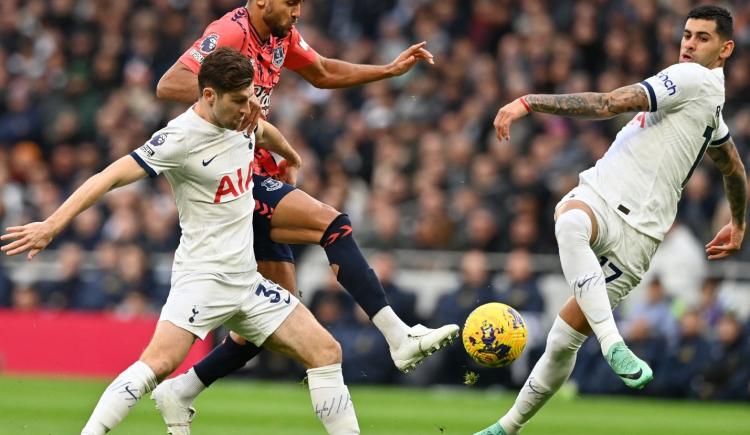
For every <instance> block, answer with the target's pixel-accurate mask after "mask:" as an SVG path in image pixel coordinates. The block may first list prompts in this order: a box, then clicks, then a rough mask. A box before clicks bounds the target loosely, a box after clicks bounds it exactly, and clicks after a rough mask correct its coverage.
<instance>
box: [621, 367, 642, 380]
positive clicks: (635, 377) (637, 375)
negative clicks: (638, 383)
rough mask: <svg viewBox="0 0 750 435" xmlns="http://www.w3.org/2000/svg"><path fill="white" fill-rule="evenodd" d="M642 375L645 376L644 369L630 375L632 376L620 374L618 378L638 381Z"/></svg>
mask: <svg viewBox="0 0 750 435" xmlns="http://www.w3.org/2000/svg"><path fill="white" fill-rule="evenodd" d="M642 374H643V369H638V371H637V372H635V373H630V374H620V373H618V374H617V376H619V377H621V378H625V379H632V380H636V379H638V378H640V377H641V375H642Z"/></svg>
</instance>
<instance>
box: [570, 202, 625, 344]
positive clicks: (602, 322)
mask: <svg viewBox="0 0 750 435" xmlns="http://www.w3.org/2000/svg"><path fill="white" fill-rule="evenodd" d="M555 235H556V236H557V244H558V247H559V251H560V264H561V265H562V270H563V273H564V274H565V280H566V281H568V285H570V286H571V287H572V288H573V294H574V295H575V298H576V301H577V302H578V306H579V307H581V311H583V314H584V315H585V316H586V320H588V322H589V325H590V326H591V329H592V330H593V331H594V335H596V338H597V339H598V340H599V345H600V346H601V349H602V354H603V355H606V354H607V351H608V350H609V348H610V347H611V346H612V345H613V344H615V343H617V342H618V341H623V339H622V336H621V335H620V332H619V331H618V330H617V325H616V324H615V318H614V316H613V315H612V307H611V306H610V304H609V296H607V284H606V282H605V277H604V272H603V271H602V268H601V266H600V265H599V261H598V260H597V258H596V254H594V251H593V250H591V246H590V245H589V241H590V240H591V220H590V219H589V216H588V215H587V214H586V212H584V211H583V210H579V209H573V210H568V211H566V212H564V213H562V214H561V215H560V216H559V217H558V218H557V222H556V223H555Z"/></svg>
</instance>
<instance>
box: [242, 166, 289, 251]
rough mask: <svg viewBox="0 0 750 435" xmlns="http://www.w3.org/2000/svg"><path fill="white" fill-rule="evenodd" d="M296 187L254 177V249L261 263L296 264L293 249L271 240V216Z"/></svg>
mask: <svg viewBox="0 0 750 435" xmlns="http://www.w3.org/2000/svg"><path fill="white" fill-rule="evenodd" d="M294 189H296V187H294V186H292V185H290V184H286V183H284V182H283V181H279V180H277V179H275V178H272V177H266V176H263V175H253V197H254V198H255V212H254V214H253V233H254V234H253V236H254V237H255V241H254V245H253V248H254V250H255V259H256V260H259V261H287V262H289V263H294V256H293V255H292V248H291V247H290V246H289V245H287V244H284V243H276V242H274V241H273V240H271V216H273V211H274V210H275V209H276V206H277V205H278V204H279V202H280V201H281V198H283V197H285V196H286V195H287V194H288V193H289V192H291V191H293V190H294Z"/></svg>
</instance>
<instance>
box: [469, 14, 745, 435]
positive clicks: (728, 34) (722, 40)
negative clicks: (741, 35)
mask: <svg viewBox="0 0 750 435" xmlns="http://www.w3.org/2000/svg"><path fill="white" fill-rule="evenodd" d="M732 26H733V25H732V16H731V14H730V13H729V12H728V11H727V10H725V9H723V8H720V7H716V6H699V7H697V8H695V9H693V10H692V11H691V12H690V13H689V14H688V17H687V22H686V24H685V28H684V32H683V36H682V42H681V46H680V63H678V64H675V65H672V66H670V67H668V68H666V69H665V70H663V71H661V72H660V73H658V74H657V75H655V76H653V77H651V78H649V79H646V80H644V81H642V82H640V83H637V84H633V85H630V86H625V87H623V88H619V89H616V90H614V91H612V92H609V93H580V94H568V95H527V96H525V97H521V98H519V99H517V100H515V101H513V102H511V103H509V104H507V105H505V106H504V107H502V108H501V109H500V110H499V111H498V114H497V117H496V118H495V123H494V125H495V128H496V130H497V135H498V138H499V139H500V140H503V139H510V136H509V130H510V125H511V123H512V122H513V121H515V120H517V119H519V118H521V117H523V116H525V115H527V114H528V113H531V112H541V113H550V114H556V115H563V116H570V117H579V118H591V119H606V118H610V117H613V116H615V115H617V114H620V113H625V112H639V113H638V114H637V115H636V116H635V118H634V119H633V120H632V121H631V122H630V123H629V124H628V125H626V126H625V127H623V129H622V130H621V131H620V132H619V134H618V135H617V137H616V138H615V141H614V142H613V143H612V146H611V147H610V148H609V150H608V151H607V153H606V154H605V155H604V156H603V157H602V158H601V159H600V160H599V161H598V162H596V165H595V166H594V167H593V168H590V169H588V170H586V171H584V172H582V173H581V174H580V184H579V185H578V186H577V187H576V188H575V189H573V190H572V191H571V192H570V193H569V194H568V195H566V196H565V197H564V198H563V199H562V200H561V201H560V203H559V204H558V205H557V207H556V211H555V218H556V223H555V234H556V236H557V242H558V246H559V254H560V263H561V265H562V269H563V273H564V275H565V279H566V281H567V282H568V284H569V285H570V286H571V288H572V289H573V296H571V297H570V298H569V299H568V301H567V302H566V303H565V305H564V306H563V307H562V309H561V311H560V313H559V316H558V317H557V319H556V320H555V322H554V324H553V325H552V329H551V330H550V332H549V335H548V337H547V346H546V349H545V353H544V355H543V356H542V357H541V358H540V359H539V362H537V364H536V365H535V366H534V369H533V370H532V372H531V374H530V375H529V378H528V379H527V381H526V383H525V384H524V386H523V387H522V388H521V391H520V392H519V394H518V398H517V399H516V402H515V404H514V405H513V407H512V408H511V409H510V410H509V411H508V412H507V413H506V414H505V415H504V416H503V417H502V418H500V420H499V421H498V422H496V423H494V424H493V425H491V426H490V427H488V428H487V429H484V430H483V431H481V432H478V433H477V434H475V435H501V434H502V435H510V434H516V433H518V432H519V431H520V430H521V429H522V428H523V426H524V425H525V424H526V423H527V422H528V421H529V419H530V418H531V417H532V416H533V415H534V414H535V413H536V412H537V411H538V410H539V409H540V408H541V407H542V406H543V405H544V404H545V402H546V401H547V400H548V399H549V398H550V397H551V396H552V395H553V394H554V393H555V392H556V391H557V390H558V389H559V388H560V386H561V385H562V384H563V383H564V382H565V380H566V379H568V377H569V376H570V373H571V371H572V370H573V365H574V364H575V359H576V353H577V352H578V349H579V348H580V347H581V345H582V344H583V342H584V341H585V340H586V338H587V336H588V335H589V334H591V332H592V331H593V333H594V334H595V335H596V337H597V339H598V340H599V343H600V345H601V350H602V354H603V355H604V357H605V359H606V360H607V363H609V365H610V366H611V367H612V370H614V372H615V373H616V374H617V375H618V376H619V377H620V378H621V379H622V380H623V382H625V384H626V385H627V386H629V387H631V388H643V387H644V386H645V385H646V384H647V383H648V382H649V381H650V380H651V379H652V378H653V373H652V371H651V368H650V367H649V366H648V364H646V362H644V361H642V360H640V359H639V358H638V357H636V356H635V355H634V354H633V353H632V352H631V351H630V350H629V349H628V347H627V346H626V345H625V343H624V341H623V339H622V337H621V336H620V334H619V332H618V330H617V326H616V325H615V321H614V318H613V316H612V308H613V307H615V306H617V304H618V303H619V302H620V301H622V299H623V298H625V297H626V296H627V295H628V293H629V292H630V290H631V289H633V287H635V286H636V285H637V284H638V283H639V282H640V280H641V277H642V276H643V274H644V273H645V272H646V270H647V269H648V267H649V263H650V261H651V258H652V256H653V255H654V252H656V248H657V247H658V246H659V243H660V242H661V240H662V239H663V237H664V234H665V233H666V232H667V230H668V229H669V227H670V226H671V225H672V223H673V221H674V218H675V215H676V214H677V203H678V201H679V199H680V195H681V193H682V189H683V187H684V186H685V183H686V182H687V180H688V179H689V178H690V175H691V174H692V172H693V170H694V169H695V167H696V166H697V165H698V163H699V162H700V160H701V158H702V157H703V154H704V153H708V155H709V156H710V157H711V159H712V160H713V161H714V162H715V163H716V164H717V166H718V167H719V169H720V170H721V173H722V174H723V176H724V188H725V191H726V196H727V199H728V201H729V206H730V208H731V214H732V218H731V222H730V223H729V224H727V225H726V226H725V227H724V228H722V229H721V230H720V231H719V233H718V234H717V235H716V237H715V238H714V239H713V240H712V241H711V242H709V243H708V244H707V245H706V253H707V255H708V259H709V260H716V259H720V258H724V257H727V256H729V255H731V254H733V253H734V252H737V251H738V250H739V249H740V246H741V244H742V239H743V236H744V234H745V207H746V196H747V195H746V186H747V181H746V176H745V168H744V167H743V164H742V160H741V159H740V157H739V155H738V153H737V149H736V148H735V146H734V143H733V141H732V139H731V138H730V136H729V130H728V128H727V126H726V124H725V123H724V120H723V119H722V115H721V109H722V107H723V105H724V73H723V66H724V63H725V61H726V60H727V58H728V57H729V56H730V55H731V54H732V50H733V48H734V42H733V41H732Z"/></svg>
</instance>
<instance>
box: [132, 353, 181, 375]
mask: <svg viewBox="0 0 750 435" xmlns="http://www.w3.org/2000/svg"><path fill="white" fill-rule="evenodd" d="M141 361H142V362H143V363H145V364H146V365H148V366H149V367H150V368H151V370H152V371H153V372H154V375H155V376H156V378H157V379H158V380H160V381H161V380H163V379H164V378H166V377H167V376H169V375H170V374H171V373H172V372H173V371H175V370H177V367H178V366H179V363H178V362H175V361H173V360H172V359H170V358H169V357H167V356H166V355H148V354H144V355H143V356H142V357H141Z"/></svg>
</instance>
